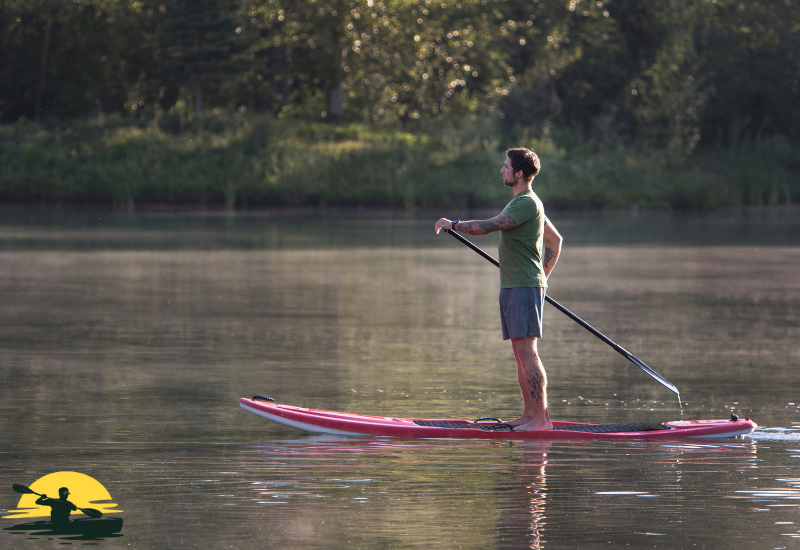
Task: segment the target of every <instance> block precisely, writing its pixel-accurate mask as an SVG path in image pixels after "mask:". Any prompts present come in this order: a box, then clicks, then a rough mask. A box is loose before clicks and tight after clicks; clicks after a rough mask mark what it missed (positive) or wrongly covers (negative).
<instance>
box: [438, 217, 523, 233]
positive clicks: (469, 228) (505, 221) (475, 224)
mask: <svg viewBox="0 0 800 550" xmlns="http://www.w3.org/2000/svg"><path fill="white" fill-rule="evenodd" d="M451 226H452V222H451V221H450V220H448V219H447V218H442V219H440V220H439V221H438V222H436V225H435V226H434V227H435V229H436V233H439V230H440V229H450V228H451ZM515 227H517V222H515V221H514V220H513V219H512V218H511V216H509V215H508V214H500V215H499V216H495V217H494V218H491V219H489V220H470V221H467V222H458V224H456V227H455V228H453V229H455V230H456V231H458V232H459V233H466V234H467V235H486V234H487V233H492V232H494V231H502V230H505V229H514V228H515Z"/></svg>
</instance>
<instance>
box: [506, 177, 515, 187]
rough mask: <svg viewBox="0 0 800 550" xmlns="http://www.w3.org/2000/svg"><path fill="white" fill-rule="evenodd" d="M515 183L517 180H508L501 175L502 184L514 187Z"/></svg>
mask: <svg viewBox="0 0 800 550" xmlns="http://www.w3.org/2000/svg"><path fill="white" fill-rule="evenodd" d="M516 184H517V180H514V181H508V180H507V179H506V178H505V176H503V185H505V186H506V187H514V186H515V185H516Z"/></svg>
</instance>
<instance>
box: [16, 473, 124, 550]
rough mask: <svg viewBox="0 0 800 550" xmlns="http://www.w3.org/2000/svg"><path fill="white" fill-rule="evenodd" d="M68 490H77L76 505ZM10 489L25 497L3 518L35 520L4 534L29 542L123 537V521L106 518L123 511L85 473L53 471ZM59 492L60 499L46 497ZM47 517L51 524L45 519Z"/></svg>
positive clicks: (103, 488) (119, 518)
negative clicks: (63, 538)
mask: <svg viewBox="0 0 800 550" xmlns="http://www.w3.org/2000/svg"><path fill="white" fill-rule="evenodd" d="M69 487H72V489H74V490H75V496H74V502H73V501H71V500H70V494H71V493H70V490H69ZM11 488H12V489H13V490H14V492H15V493H19V494H21V495H22V497H21V498H20V500H19V504H18V505H17V508H16V509H14V510H9V515H6V516H3V518H4V519H6V518H8V519H22V518H25V519H34V520H35V521H28V522H27V523H18V524H16V525H11V526H9V527H5V528H3V531H9V532H10V533H11V534H19V535H26V536H27V538H28V539H31V538H36V537H40V536H41V537H51V536H59V537H60V536H66V537H68V539H69V540H99V539H108V538H114V537H121V536H122V534H121V533H120V531H121V530H122V518H121V517H110V516H106V515H104V514H107V513H119V512H122V510H120V509H119V508H118V507H117V504H116V503H114V502H111V495H110V494H109V492H108V490H106V488H105V487H103V485H102V484H101V483H100V482H99V481H97V480H96V479H94V478H92V477H90V476H88V475H86V474H82V473H79V472H54V473H51V474H47V475H45V476H44V477H41V478H39V479H37V480H36V481H34V482H33V483H32V484H31V486H30V487H28V486H26V485H19V484H17V483H14V484H13V485H12V486H11ZM56 493H58V498H52V497H49V496H47V495H55V494H56ZM87 505H93V506H97V508H90V507H89V506H87ZM98 508H99V509H98ZM80 514H84V515H85V516H87V517H81V516H80ZM48 516H49V518H48V520H49V521H47V520H44V519H43V518H47V517H48ZM75 516H77V517H75ZM37 518H42V519H37ZM0 546H2V545H1V544H0Z"/></svg>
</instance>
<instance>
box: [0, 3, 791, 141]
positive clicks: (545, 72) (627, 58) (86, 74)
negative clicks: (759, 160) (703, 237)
mask: <svg viewBox="0 0 800 550" xmlns="http://www.w3.org/2000/svg"><path fill="white" fill-rule="evenodd" d="M0 51H2V53H3V55H2V58H1V59H0V122H2V123H5V124H8V123H15V122H17V121H19V120H20V119H28V120H30V119H35V120H41V121H47V120H55V119H57V120H65V119H68V118H71V117H75V116H84V115H88V114H96V113H105V114H109V113H116V112H119V113H126V116H128V117H129V116H134V117H144V118H147V117H150V118H151V119H152V117H153V116H157V117H160V120H161V124H162V127H163V128H165V129H169V128H172V129H173V130H180V129H181V128H182V127H184V126H185V122H186V117H189V116H191V113H192V112H195V113H196V114H198V113H200V112H205V111H208V110H213V109H223V110H229V111H233V110H237V109H238V110H239V111H240V112H243V113H244V112H246V113H253V112H265V113H271V114H272V115H273V116H276V117H279V118H297V117H302V118H304V119H306V120H308V119H323V118H327V119H331V118H342V119H344V120H351V121H358V122H367V123H369V124H372V125H376V124H377V125H384V126H385V125H389V126H394V127H398V128H399V127H403V128H411V129H413V128H416V127H421V128H425V127H428V128H429V127H431V126H433V125H441V124H444V123H451V122H454V121H458V120H463V119H465V118H470V119H471V118H472V117H473V116H475V115H477V117H478V118H485V117H487V116H488V117H495V118H499V119H501V120H502V121H503V124H504V128H505V130H504V131H505V132H513V135H516V136H524V135H528V136H534V137H535V136H543V135H547V133H548V132H550V131H552V129H553V128H563V127H571V128H572V129H573V131H575V132H578V133H581V134H583V135H589V136H614V137H615V138H622V139H623V140H624V141H625V142H626V143H628V144H630V145H635V146H638V147H642V148H648V147H656V148H659V149H663V150H672V151H692V150H694V149H695V148H696V147H697V146H698V145H703V144H707V145H709V146H713V145H715V144H719V143H722V144H723V145H724V146H726V147H727V146H729V145H730V144H731V143H735V142H737V140H739V139H740V138H741V136H742V135H749V136H751V138H753V139H760V138H759V136H761V137H763V136H784V137H785V138H787V139H789V140H790V141H792V142H795V141H797V140H798V139H799V138H800V134H798V132H800V130H798V128H800V93H798V91H799V89H800V86H799V85H798V79H800V3H798V2H797V0H747V1H743V0H663V1H658V2H653V1H646V0H604V1H598V0H592V1H587V0H503V1H500V0H452V1H451V0H448V1H447V2H444V1H441V0H437V1H435V2H434V1H432V0H133V1H132V0H0ZM187 113H188V114H187Z"/></svg>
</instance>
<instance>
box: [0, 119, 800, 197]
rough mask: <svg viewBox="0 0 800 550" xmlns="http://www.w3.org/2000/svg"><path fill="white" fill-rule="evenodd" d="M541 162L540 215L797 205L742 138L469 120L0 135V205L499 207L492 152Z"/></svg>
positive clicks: (796, 171)
mask: <svg viewBox="0 0 800 550" xmlns="http://www.w3.org/2000/svg"><path fill="white" fill-rule="evenodd" d="M518 144H521V145H525V146H529V147H533V148H534V149H535V150H536V151H537V152H538V153H539V154H540V156H541V157H542V160H543V168H542V173H541V174H540V175H539V176H538V177H537V178H536V181H535V182H534V187H535V189H536V191H537V193H539V195H540V196H541V197H542V199H543V200H544V201H545V203H546V204H548V205H550V206H557V207H566V208H616V207H625V206H630V205H634V204H637V205H640V206H643V207H664V208H680V209H693V208H714V207H723V206H731V205H739V204H747V205H754V204H790V203H797V202H798V201H800V151H798V150H797V148H796V147H793V146H792V144H790V143H788V142H787V141H785V140H782V139H776V138H771V139H768V140H767V139H764V140H754V141H746V140H742V141H740V142H739V143H736V144H734V145H732V146H729V147H727V148H706V149H705V150H700V151H697V152H695V153H694V154H693V155H691V156H688V157H687V156H684V155H682V154H681V155H668V154H666V153H662V152H658V151H647V152H635V151H633V150H631V149H629V148H625V147H623V146H621V145H620V144H618V143H616V142H614V141H598V140H595V139H583V138H581V137H580V136H576V135H574V134H569V133H554V135H552V136H551V137H550V138H547V139H507V138H505V137H504V136H503V135H502V134H501V133H500V132H499V131H498V130H497V129H496V128H495V127H494V126H493V125H491V124H488V123H475V124H472V125H466V126H463V127H461V128H447V129H440V128H437V129H435V130H432V131H428V132H423V131H414V132H404V131H394V130H382V129H375V128H370V127H368V126H365V125H359V124H348V123H341V124H331V123H309V122H298V121H278V120H274V119H272V118H269V117H266V116H261V115H259V116H249V115H238V114H237V115H228V114H209V115H206V116H204V117H203V118H201V119H198V120H195V121H190V122H186V121H184V122H181V121H180V120H179V119H177V118H174V119H173V118H161V119H152V120H138V121H130V120H124V119H120V118H94V119H91V120H88V121H75V122H71V123H68V124H67V123H65V124H62V125H60V126H57V127H43V126H40V125H37V124H33V123H18V124H15V125H7V126H2V127H0V200H2V201H4V202H23V203H34V202H48V203H56V202H57V203H72V204H114V205H116V206H117V207H119V208H124V209H133V208H136V206H137V205H149V204H175V205H201V206H206V207H226V208H247V207H259V206H282V205H293V206H294V205H313V206H324V205H364V206H391V207H406V208H411V207H414V206H429V205H455V206H473V205H474V206H488V205H500V204H504V203H505V202H506V201H507V200H508V193H507V192H506V191H505V190H504V189H503V187H502V185H501V183H500V175H499V168H500V166H501V164H502V162H503V158H504V153H503V151H504V149H505V148H506V147H508V146H510V145H518Z"/></svg>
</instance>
